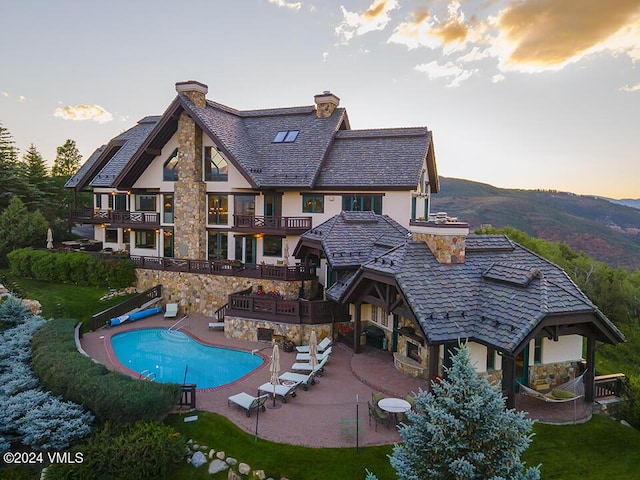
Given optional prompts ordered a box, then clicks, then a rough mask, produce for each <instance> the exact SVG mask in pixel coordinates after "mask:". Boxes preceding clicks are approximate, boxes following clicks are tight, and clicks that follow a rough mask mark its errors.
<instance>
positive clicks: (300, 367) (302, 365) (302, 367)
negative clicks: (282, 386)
mask: <svg viewBox="0 0 640 480" xmlns="http://www.w3.org/2000/svg"><path fill="white" fill-rule="evenodd" d="M327 360H329V355H327V356H326V357H324V358H323V359H322V360H321V361H320V363H319V364H318V365H316V367H315V368H311V364H310V363H308V362H296V363H294V364H293V365H291V370H297V371H299V372H305V373H311V372H313V373H314V374H315V375H318V376H320V375H322V372H323V371H324V366H325V365H326V364H327Z"/></svg>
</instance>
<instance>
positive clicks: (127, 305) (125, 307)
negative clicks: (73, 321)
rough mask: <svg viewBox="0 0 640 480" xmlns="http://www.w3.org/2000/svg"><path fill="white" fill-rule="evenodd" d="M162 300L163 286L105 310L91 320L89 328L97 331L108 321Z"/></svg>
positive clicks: (157, 286)
mask: <svg viewBox="0 0 640 480" xmlns="http://www.w3.org/2000/svg"><path fill="white" fill-rule="evenodd" d="M160 298H162V285H156V286H155V287H153V288H150V289H149V290H147V291H146V292H142V293H140V294H138V295H136V296H135V297H131V298H129V299H128V300H125V301H124V302H122V303H120V304H118V305H116V306H115V307H112V308H109V309H107V310H103V311H102V312H100V313H96V314H95V315H94V316H92V317H91V318H90V319H89V328H90V329H91V330H94V331H95V330H97V329H98V328H101V327H104V326H105V325H106V323H107V320H110V319H111V318H114V317H119V316H120V315H124V314H125V313H128V312H130V311H131V310H134V309H136V308H139V307H141V306H143V305H145V304H146V303H149V302H151V301H153V300H155V299H160Z"/></svg>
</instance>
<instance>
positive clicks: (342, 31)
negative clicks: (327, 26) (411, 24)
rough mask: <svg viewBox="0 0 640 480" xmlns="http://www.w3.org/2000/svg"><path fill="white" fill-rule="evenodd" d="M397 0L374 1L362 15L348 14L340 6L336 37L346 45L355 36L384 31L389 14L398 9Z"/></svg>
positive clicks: (388, 20) (348, 12)
mask: <svg viewBox="0 0 640 480" xmlns="http://www.w3.org/2000/svg"><path fill="white" fill-rule="evenodd" d="M398 6H399V4H398V0H374V2H373V3H372V4H371V5H370V6H369V8H368V9H367V10H366V11H364V12H363V13H356V12H350V11H348V10H347V9H346V8H344V6H342V5H341V6H340V9H341V10H342V16H343V17H344V18H343V20H342V22H341V23H340V24H339V25H338V26H337V27H336V35H338V37H339V38H340V39H341V40H342V41H343V42H344V43H348V42H349V40H351V39H352V38H353V37H355V36H357V35H364V34H365V33H369V32H373V31H376V30H384V29H385V27H386V26H387V24H388V23H389V22H390V21H391V17H390V16H389V13H390V12H392V11H393V10H395V9H396V8H398Z"/></svg>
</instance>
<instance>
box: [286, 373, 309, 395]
mask: <svg viewBox="0 0 640 480" xmlns="http://www.w3.org/2000/svg"><path fill="white" fill-rule="evenodd" d="M315 376H316V372H310V373H308V374H306V373H294V372H284V373H283V374H282V375H280V377H279V378H280V380H284V381H290V382H298V383H299V384H300V385H302V389H303V390H305V391H307V390H309V385H315V383H316V381H315V379H314V378H313V377H315Z"/></svg>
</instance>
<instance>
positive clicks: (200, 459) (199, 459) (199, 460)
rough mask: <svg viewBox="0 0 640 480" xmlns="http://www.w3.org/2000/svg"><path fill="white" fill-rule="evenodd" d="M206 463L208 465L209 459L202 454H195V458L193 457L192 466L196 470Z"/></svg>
mask: <svg viewBox="0 0 640 480" xmlns="http://www.w3.org/2000/svg"><path fill="white" fill-rule="evenodd" d="M205 463H207V457H205V456H204V453H202V452H196V453H194V454H193V457H191V465H193V466H194V467H196V468H198V467H201V466H202V465H204V464H205Z"/></svg>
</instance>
